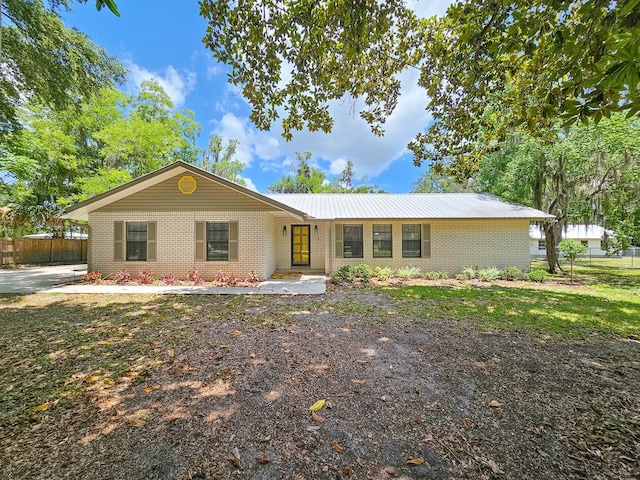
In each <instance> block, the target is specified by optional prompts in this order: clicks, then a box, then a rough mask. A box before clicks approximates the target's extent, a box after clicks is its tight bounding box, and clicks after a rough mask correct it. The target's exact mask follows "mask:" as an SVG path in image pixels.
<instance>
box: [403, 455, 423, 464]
mask: <svg viewBox="0 0 640 480" xmlns="http://www.w3.org/2000/svg"><path fill="white" fill-rule="evenodd" d="M423 463H424V458H420V457H419V458H412V459H411V460H407V464H408V465H422V464H423Z"/></svg>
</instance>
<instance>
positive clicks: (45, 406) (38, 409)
mask: <svg viewBox="0 0 640 480" xmlns="http://www.w3.org/2000/svg"><path fill="white" fill-rule="evenodd" d="M49 407H51V404H50V403H49V402H46V403H42V404H40V405H38V406H37V407H36V408H34V410H35V411H36V412H42V411H43V410H49Z"/></svg>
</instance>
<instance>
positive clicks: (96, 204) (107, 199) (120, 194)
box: [62, 160, 306, 221]
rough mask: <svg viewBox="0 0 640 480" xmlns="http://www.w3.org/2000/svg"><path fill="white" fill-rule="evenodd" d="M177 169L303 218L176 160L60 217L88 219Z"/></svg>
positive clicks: (274, 203) (76, 205)
mask: <svg viewBox="0 0 640 480" xmlns="http://www.w3.org/2000/svg"><path fill="white" fill-rule="evenodd" d="M180 173H192V174H194V175H197V176H198V177H201V178H202V177H204V178H205V179H206V180H209V181H211V182H214V183H216V184H219V185H222V186H224V187H227V188H229V189H231V190H233V191H235V192H237V193H239V194H242V195H245V196H247V197H250V198H252V199H254V200H256V201H258V202H261V203H263V204H266V205H268V206H269V207H271V208H273V210H275V211H280V212H286V213H288V214H290V215H293V216H294V217H296V218H298V219H303V218H305V217H306V215H305V213H304V212H302V211H299V210H296V209H295V208H294V207H291V206H289V205H286V204H283V203H280V202H278V201H277V200H275V199H272V198H269V197H267V196H265V195H262V194H260V193H258V192H254V191H253V190H250V189H248V188H246V187H244V186H242V185H238V184H237V183H235V182H232V181H230V180H227V179H226V178H222V177H220V176H218V175H215V174H213V173H211V172H208V171H206V170H203V169H202V168H199V167H196V166H194V165H191V164H189V163H186V162H183V161H180V160H179V161H177V162H174V163H172V164H170V165H167V166H165V167H162V168H160V169H158V170H155V171H153V172H151V173H147V174H146V175H143V176H141V177H138V178H136V179H134V180H131V181H130V182H127V183H125V184H123V185H120V186H119V187H116V188H112V189H111V190H107V191H106V192H104V193H101V194H100V195H96V196H95V197H91V198H89V199H88V200H85V201H83V202H79V203H77V204H75V205H72V206H71V207H69V208H67V209H66V210H65V213H64V214H63V215H62V218H67V219H75V220H85V221H86V220H88V219H89V213H90V212H93V211H95V210H98V209H100V208H104V207H107V206H108V205H111V204H113V203H115V202H117V201H119V200H122V199H124V198H127V197H129V196H131V195H133V194H135V193H137V192H140V191H142V190H145V189H147V188H149V187H152V186H154V185H158V184H159V183H161V182H164V181H165V180H168V179H170V178H172V177H175V176H176V175H179V174H180Z"/></svg>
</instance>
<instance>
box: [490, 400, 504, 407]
mask: <svg viewBox="0 0 640 480" xmlns="http://www.w3.org/2000/svg"><path fill="white" fill-rule="evenodd" d="M489 406H490V407H493V408H498V407H501V406H502V404H501V403H500V402H499V401H497V400H491V401H490V402H489Z"/></svg>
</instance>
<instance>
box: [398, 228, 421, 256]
mask: <svg viewBox="0 0 640 480" xmlns="http://www.w3.org/2000/svg"><path fill="white" fill-rule="evenodd" d="M420 240H421V239H420V225H402V257H403V258H419V257H420V256H421V250H420V246H421V243H422V242H421V241H420Z"/></svg>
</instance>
